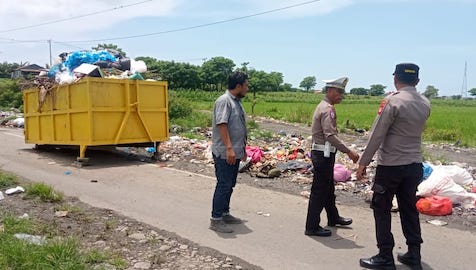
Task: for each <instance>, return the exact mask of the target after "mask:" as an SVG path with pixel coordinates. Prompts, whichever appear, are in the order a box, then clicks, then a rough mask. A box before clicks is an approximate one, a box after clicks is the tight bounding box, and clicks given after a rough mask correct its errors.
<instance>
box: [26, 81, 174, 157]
mask: <svg viewBox="0 0 476 270" xmlns="http://www.w3.org/2000/svg"><path fill="white" fill-rule="evenodd" d="M39 101H40V91H39V90H38V89H28V90H25V91H24V92H23V106H24V117H25V142H26V143H32V144H37V145H57V146H58V145H59V146H61V145H65V146H71V145H72V146H79V148H80V155H79V158H78V161H87V159H86V158H85V153H86V149H87V147H88V146H103V145H129V146H130V145H135V144H140V145H142V146H146V145H150V146H155V145H157V144H158V143H159V142H161V141H166V140H168V138H169V121H168V120H169V117H168V97H167V82H160V81H141V80H118V79H103V78H89V77H88V78H83V79H82V80H81V81H79V82H77V83H74V84H69V85H62V86H59V87H56V88H54V89H52V90H51V91H50V92H49V93H48V95H47V96H46V99H45V101H44V103H43V104H41V105H40V104H39Z"/></svg>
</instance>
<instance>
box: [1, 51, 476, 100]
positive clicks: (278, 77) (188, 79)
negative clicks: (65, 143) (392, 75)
mask: <svg viewBox="0 0 476 270" xmlns="http://www.w3.org/2000/svg"><path fill="white" fill-rule="evenodd" d="M92 49H93V50H100V49H109V50H113V51H115V52H119V53H120V55H122V56H126V52H124V51H123V50H122V49H121V48H119V47H118V46H117V45H115V44H98V45H97V46H95V47H92ZM135 60H142V61H144V62H145V63H146V65H147V71H146V72H145V73H143V74H142V76H143V77H144V78H145V79H155V80H165V81H168V84H169V88H170V89H173V90H179V89H186V90H194V89H203V90H207V91H216V90H224V89H226V88H227V78H228V76H229V75H230V74H231V73H232V72H233V71H234V70H242V71H244V72H246V73H248V75H249V78H250V79H249V81H250V90H252V91H255V92H256V91H264V92H275V91H302V90H303V89H304V90H305V91H311V90H314V87H315V86H316V84H317V83H316V77H315V76H306V77H304V78H303V80H302V81H301V83H300V84H299V87H300V88H295V87H293V85H292V84H290V83H285V82H284V79H283V74H282V73H281V72H276V71H272V72H265V71H263V70H257V69H255V68H252V67H249V62H245V63H241V65H240V66H237V65H236V64H235V63H234V62H233V60H231V59H228V58H226V57H223V56H216V57H212V58H210V59H204V60H205V61H204V62H203V63H202V64H201V65H193V64H190V63H183V62H176V61H165V60H159V59H156V58H153V57H149V56H141V57H137V58H135ZM22 65H23V64H21V63H20V64H18V63H7V62H3V63H0V78H10V76H11V73H12V71H13V70H15V69H16V68H18V67H20V66H22ZM386 88H387V87H386V86H384V85H382V84H373V85H370V87H369V88H363V87H359V88H352V89H350V91H349V93H350V94H353V95H363V96H382V95H384V94H385V89H386ZM0 90H1V89H0ZM438 91H439V90H438V89H437V88H435V87H434V86H432V85H429V86H427V87H426V89H425V91H423V92H422V94H423V95H425V96H426V97H428V98H437V97H438ZM468 93H469V94H470V95H472V96H476V88H473V89H471V90H469V91H468ZM452 98H455V99H458V98H461V96H453V97H452Z"/></svg>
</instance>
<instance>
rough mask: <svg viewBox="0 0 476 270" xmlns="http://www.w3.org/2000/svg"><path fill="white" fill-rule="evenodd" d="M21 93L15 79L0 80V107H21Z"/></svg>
mask: <svg viewBox="0 0 476 270" xmlns="http://www.w3.org/2000/svg"><path fill="white" fill-rule="evenodd" d="M22 98H23V95H22V92H21V91H20V86H19V85H18V81H17V80H10V79H2V80H0V107H1V108H5V109H9V108H21V106H22V104H23V99H22Z"/></svg>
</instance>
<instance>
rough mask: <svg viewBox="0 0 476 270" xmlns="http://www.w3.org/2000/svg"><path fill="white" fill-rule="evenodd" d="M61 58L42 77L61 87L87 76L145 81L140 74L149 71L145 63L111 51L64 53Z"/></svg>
mask: <svg viewBox="0 0 476 270" xmlns="http://www.w3.org/2000/svg"><path fill="white" fill-rule="evenodd" d="M59 57H60V61H59V63H57V64H55V65H54V66H52V67H51V69H50V70H49V71H48V72H47V74H41V75H43V76H44V75H47V77H48V78H49V79H50V80H54V81H55V82H56V83H58V84H60V85H61V84H70V83H74V82H76V81H78V80H80V79H81V78H83V77H86V76H88V77H102V78H116V79H139V80H143V79H144V78H143V77H142V75H141V74H140V73H141V72H145V71H147V66H146V64H145V63H144V61H135V60H134V59H130V58H128V57H124V56H122V55H121V54H120V53H119V52H117V51H115V50H111V49H107V50H99V51H95V50H92V51H75V52H71V53H62V54H60V55H59ZM40 77H41V76H40Z"/></svg>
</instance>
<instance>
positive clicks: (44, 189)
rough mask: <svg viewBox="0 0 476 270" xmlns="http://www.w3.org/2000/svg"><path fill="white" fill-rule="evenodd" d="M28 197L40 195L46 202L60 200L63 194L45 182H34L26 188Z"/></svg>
mask: <svg viewBox="0 0 476 270" xmlns="http://www.w3.org/2000/svg"><path fill="white" fill-rule="evenodd" d="M26 195H27V197H30V198H33V197H38V198H40V199H41V200H42V201H44V202H60V201H62V200H63V194H62V193H61V192H57V191H55V190H54V189H53V188H52V187H51V186H50V185H47V184H45V183H33V184H31V185H29V186H27V188H26Z"/></svg>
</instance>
